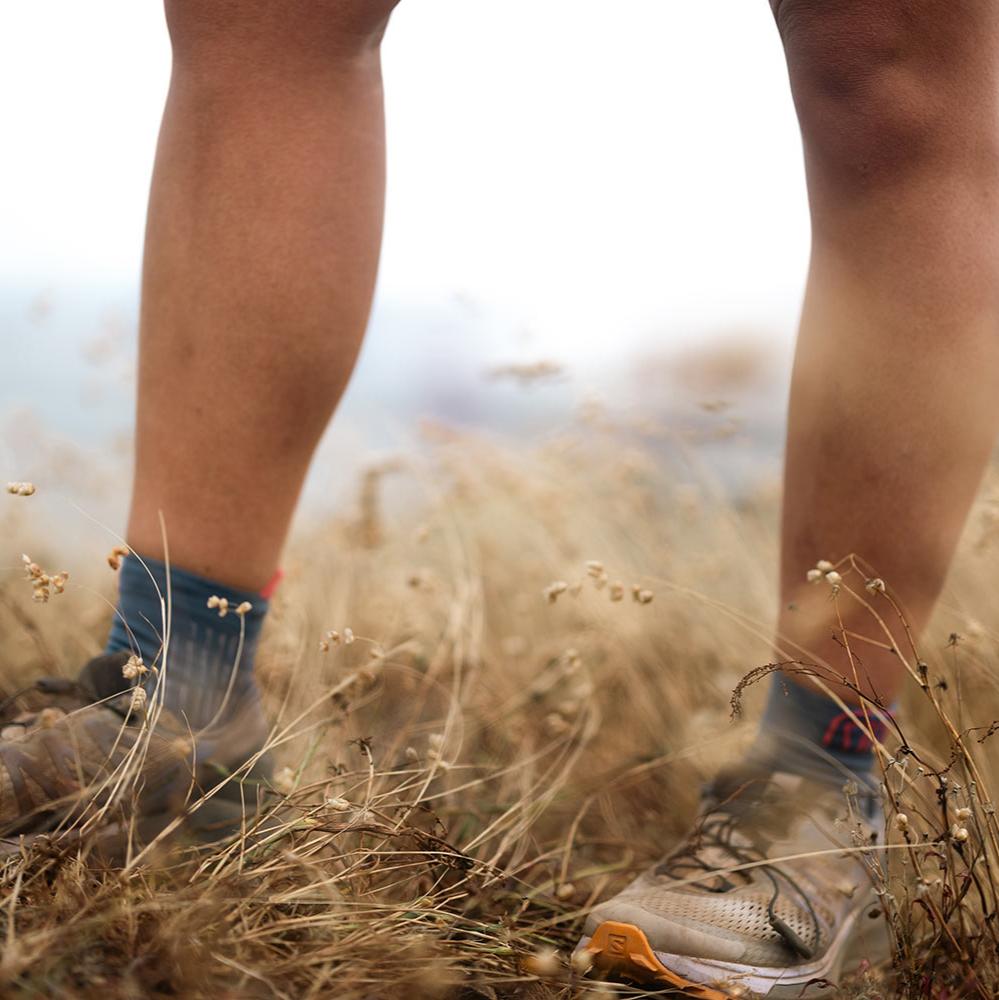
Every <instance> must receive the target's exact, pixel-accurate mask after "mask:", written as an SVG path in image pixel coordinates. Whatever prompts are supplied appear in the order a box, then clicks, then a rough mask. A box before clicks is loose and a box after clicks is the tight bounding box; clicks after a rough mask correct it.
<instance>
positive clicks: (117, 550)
mask: <svg viewBox="0 0 999 1000" xmlns="http://www.w3.org/2000/svg"><path fill="white" fill-rule="evenodd" d="M127 555H128V546H127V545H116V546H115V547H114V548H113V549H112V550H111V551H110V552H109V553H108V566H110V567H111V569H113V570H115V571H116V572H117V571H118V570H119V569H121V561H122V559H124V558H125V556H127Z"/></svg>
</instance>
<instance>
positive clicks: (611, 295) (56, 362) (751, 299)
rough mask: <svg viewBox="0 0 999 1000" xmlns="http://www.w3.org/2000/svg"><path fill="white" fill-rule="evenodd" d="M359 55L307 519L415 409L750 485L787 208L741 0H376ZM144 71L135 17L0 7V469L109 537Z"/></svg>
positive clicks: (141, 203)
mask: <svg viewBox="0 0 999 1000" xmlns="http://www.w3.org/2000/svg"><path fill="white" fill-rule="evenodd" d="M384 67H385V81H386V94H387V118H388V134H389V164H388V205H387V217H386V228H385V242H384V255H383V263H382V269H381V274H380V280H379V286H378V292H377V298H376V302H375V307H374V312H373V316H372V320H371V327H370V332H369V336H368V340H367V343H366V346H365V350H364V354H363V356H362V361H361V364H360V366H359V368H358V370H357V372H356V375H355V378H354V381H353V383H352V385H351V388H350V390H349V392H348V395H347V397H346V399H345V401H344V404H343V406H342V408H341V412H340V415H339V418H338V420H337V421H336V422H335V424H334V426H333V428H332V429H331V431H330V432H329V433H328V434H327V439H326V441H325V442H324V444H323V448H322V451H321V454H320V456H319V459H318V461H317V463H316V467H315V469H314V472H313V476H312V480H311V481H310V484H309V488H308V490H307V503H306V511H309V510H317V509H320V508H326V507H328V506H330V505H336V504H337V503H339V502H340V499H342V496H343V491H344V490H345V489H348V488H350V489H353V488H354V485H353V484H354V483H355V482H356V479H355V477H354V476H353V475H350V472H351V470H352V469H353V468H354V467H355V466H356V465H357V464H358V463H360V462H362V461H363V462H366V461H369V460H370V459H371V456H372V455H373V454H386V455H388V454H394V453H397V452H398V451H400V450H402V451H405V450H406V449H408V448H411V447H415V444H414V441H415V437H414V428H415V427H416V426H417V425H418V422H419V421H421V420H428V419H429V420H431V421H436V422H443V423H445V424H448V425H454V426H458V427H463V428H473V429H477V430H478V431H481V432H483V433H487V434H491V435H498V436H513V437H516V438H518V439H526V440H535V439H538V440H542V439H544V438H545V437H546V436H547V435H551V434H554V433H557V432H558V430H559V429H560V428H561V427H562V426H563V425H565V423H566V422H567V421H570V420H572V419H574V415H575V414H577V413H578V412H579V411H580V408H587V407H589V408H591V409H592V408H594V407H596V408H600V409H601V410H602V411H603V412H608V413H612V414H614V415H615V417H616V418H617V419H620V420H621V421H623V422H625V423H627V422H628V421H632V429H633V433H634V434H636V435H645V434H648V433H653V432H654V431H655V430H656V427H657V426H673V425H677V424H678V423H679V425H682V426H683V427H684V428H686V429H693V430H694V431H696V429H697V428H698V427H699V426H701V425H702V424H704V423H705V422H708V423H710V424H711V426H712V427H714V428H715V429H716V430H717V429H718V428H719V427H722V429H723V430H724V433H717V434H714V435H713V436H712V442H713V444H712V447H711V448H709V449H708V451H707V455H708V458H707V461H708V463H709V464H711V463H714V468H713V470H712V471H713V473H714V474H717V475H718V476H719V477H721V478H722V479H723V480H725V481H726V482H727V483H728V484H729V485H730V486H731V487H732V488H733V489H736V490H740V489H742V488H743V487H745V486H747V485H754V486H755V485H757V484H756V483H753V484H748V478H753V479H760V478H765V477H772V476H773V475H774V474H775V472H776V470H777V469H778V467H779V459H780V439H781V433H782V420H783V405H784V397H785V393H786V379H787V370H788V366H789V360H790V352H791V345H792V339H793V330H794V324H795V320H796V316H797V311H798V304H799V296H800V291H801V287H802V284H803V280H804V271H805V267H806V263H807V250H808V219H807V208H806V201H805V192H804V179H803V171H802V164H801V153H800V148H799V141H798V135H797V126H796V122H795V119H794V112H793V108H792V105H791V101H790V96H789V92H788V88H787V83H786V74H785V69H784V64H783V59H782V54H781V50H780V46H779V43H778V38H777V33H776V31H775V29H774V27H773V24H772V21H771V15H770V11H769V7H768V5H767V4H766V3H765V2H763V0H757V2H756V3H751V4H747V3H744V2H742V0H714V2H712V3H702V4H679V3H663V2H662V0H625V2H623V3H615V4H609V3H607V2H606V0H601V2H597V0H547V2H546V3H544V4H538V3H536V2H535V0H502V2H499V0H494V2H483V0H478V2H469V0H404V2H403V3H402V4H401V5H400V7H399V8H398V10H397V13H396V14H395V16H394V18H393V22H392V25H391V26H390V29H389V33H388V37H387V40H386V43H385V47H384ZM168 77H169V46H168V41H167V35H166V30H165V27H164V23H163V14H162V10H161V8H160V6H159V5H158V4H156V3H135V2H134V0H104V2H102V3H101V4H97V5H81V4H77V3H74V2H70V0H53V2H49V3H46V4H20V5H10V6H8V7H6V8H5V9H4V11H3V13H2V14H0V85H2V86H3V88H4V92H5V93H6V94H7V95H8V100H7V101H5V102H4V105H3V108H2V110H0V115H2V127H3V134H4V137H5V148H6V151H7V152H6V156H5V157H3V159H2V160H0V191H2V192H3V213H2V220H3V221H2V226H3V240H2V242H0V322H2V329H3V332H4V339H3V344H4V347H3V355H2V358H0V427H2V438H0V477H5V478H6V479H18V480H20V479H28V478H32V477H38V478H42V475H43V472H44V478H45V479H46V482H47V483H49V487H50V488H49V490H48V491H47V492H48V494H49V497H50V502H59V503H61V504H62V505H63V510H65V508H66V506H67V504H68V502H69V501H72V503H75V504H79V505H80V506H81V507H82V508H84V509H85V510H86V512H87V514H90V515H92V516H93V517H96V518H98V519H99V520H101V521H102V522H104V523H107V524H110V525H114V526H118V525H119V524H120V523H121V519H122V517H123V514H124V508H125V501H126V498H127V480H126V475H125V474H124V473H123V471H122V470H123V469H124V468H125V463H127V456H128V452H129V442H130V433H131V422H132V409H133V391H134V385H133V378H132V365H133V359H134V350H135V334H136V313H137V298H138V281H139V270H140V262H141V250H142V232H143V223H144V211H145V200H146V194H147V189H148V184H149V176H150V170H151V166H152V159H153V153H154V147H155V142H156V133H157V128H158V124H159V115H160V110H161V106H162V103H163V99H164V95H165V92H166V88H167V84H168ZM38 470H43V471H38ZM73 523H74V524H75V525H76V526H77V528H79V527H81V525H82V524H83V523H84V521H83V520H81V519H80V518H79V517H76V518H75V520H74V521H73Z"/></svg>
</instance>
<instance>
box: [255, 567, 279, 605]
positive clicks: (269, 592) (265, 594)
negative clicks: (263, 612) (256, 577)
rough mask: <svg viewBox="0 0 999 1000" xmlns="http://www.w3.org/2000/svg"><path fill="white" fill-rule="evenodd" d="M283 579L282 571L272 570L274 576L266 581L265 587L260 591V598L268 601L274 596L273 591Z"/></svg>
mask: <svg viewBox="0 0 999 1000" xmlns="http://www.w3.org/2000/svg"><path fill="white" fill-rule="evenodd" d="M283 579H284V570H283V569H276V570H274V575H273V576H272V577H271V578H270V580H268V581H267V586H265V587H264V589H263V590H261V591H260V596H261V597H262V598H263V599H264V600H265V601H269V600H270V599H271V598H272V597H273V596H274V591H275V590H277V589H278V584H279V583H280V582H281V581H282V580H283Z"/></svg>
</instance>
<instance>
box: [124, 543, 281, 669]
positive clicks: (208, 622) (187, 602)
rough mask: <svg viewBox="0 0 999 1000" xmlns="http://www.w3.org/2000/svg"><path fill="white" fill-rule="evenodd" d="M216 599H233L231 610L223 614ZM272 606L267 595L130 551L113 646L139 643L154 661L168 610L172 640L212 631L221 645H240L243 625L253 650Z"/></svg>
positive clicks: (248, 661)
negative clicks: (244, 607) (243, 608)
mask: <svg viewBox="0 0 999 1000" xmlns="http://www.w3.org/2000/svg"><path fill="white" fill-rule="evenodd" d="M168 575H169V586H168ZM215 598H218V599H220V600H225V601H226V602H227V610H226V613H225V614H223V615H220V614H219V610H220V608H219V606H218V605H217V604H215V602H214V599H215ZM209 600H212V601H213V604H214V606H213V607H209ZM161 602H162V603H161ZM244 602H245V603H247V604H249V605H250V608H249V610H248V611H246V612H244V613H243V614H237V613H236V609H237V608H238V607H239V606H240V605H241V604H243V603H244ZM268 607H269V602H268V601H267V599H266V598H265V597H263V596H262V595H261V594H258V593H254V592H252V591H246V590H239V589H236V588H233V587H228V586H225V585H224V584H220V583H217V582H216V581H214V580H209V579H207V578H205V577H203V576H199V575H198V574H197V573H192V572H190V571H189V570H185V569H181V568H180V567H177V566H170V568H169V574H168V571H167V566H166V564H165V563H163V562H162V561H161V560H159V559H153V558H150V557H142V556H138V555H135V554H130V555H128V556H126V557H125V559H124V560H123V562H122V566H121V570H120V572H119V578H118V614H117V615H116V616H115V620H114V623H113V625H112V630H111V638H110V640H109V644H108V645H109V650H113V649H131V648H132V647H133V646H137V647H138V652H139V653H140V655H141V656H142V657H143V659H144V660H145V662H146V663H147V664H150V665H151V664H152V663H153V662H155V660H156V658H157V656H158V655H159V653H160V647H161V645H162V640H163V632H164V630H165V622H164V614H165V613H168V614H169V615H170V630H171V645H172V643H173V641H174V640H181V639H183V638H185V637H186V638H188V640H190V639H191V638H192V637H198V636H205V637H209V636H210V637H212V638H213V639H214V641H215V642H216V643H218V644H219V645H220V646H224V647H227V648H228V647H233V648H234V647H235V646H236V645H237V644H238V642H239V637H240V631H241V630H242V632H243V646H244V649H245V650H246V651H247V653H252V650H253V648H254V647H255V645H256V642H257V639H258V637H259V634H260V630H261V628H262V627H263V623H264V619H265V617H266V616H267V609H268ZM122 619H124V621H123V620H122ZM125 623H127V625H128V628H126V627H125ZM130 633H131V634H130ZM242 662H244V663H246V664H248V665H249V664H251V663H252V655H247V656H245V657H243V658H242Z"/></svg>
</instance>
